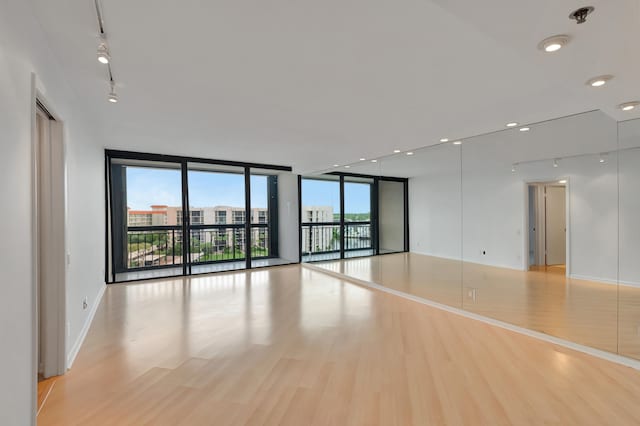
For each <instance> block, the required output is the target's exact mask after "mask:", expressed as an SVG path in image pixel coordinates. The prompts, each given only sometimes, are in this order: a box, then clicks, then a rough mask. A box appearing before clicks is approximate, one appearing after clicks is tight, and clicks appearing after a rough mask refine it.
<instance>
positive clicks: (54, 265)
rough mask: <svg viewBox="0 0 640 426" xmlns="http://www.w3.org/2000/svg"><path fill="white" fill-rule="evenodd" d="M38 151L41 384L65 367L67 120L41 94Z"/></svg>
mask: <svg viewBox="0 0 640 426" xmlns="http://www.w3.org/2000/svg"><path fill="white" fill-rule="evenodd" d="M33 156H34V158H33V178H34V179H33V182H34V185H33V205H34V208H33V212H34V216H33V228H34V234H33V235H34V241H33V244H34V266H33V268H34V277H35V283H34V285H35V288H34V294H35V338H34V340H35V342H34V343H35V345H34V347H35V352H36V353H35V362H36V366H35V367H36V374H37V380H38V382H39V384H40V383H42V381H44V380H45V379H48V378H50V377H54V376H58V375H61V374H64V372H65V369H66V359H65V352H66V351H65V346H66V342H65V332H64V330H65V279H66V245H65V225H66V185H65V155H64V144H63V132H62V123H61V122H60V121H59V120H57V119H56V118H55V117H54V116H53V115H52V114H51V113H50V110H49V109H48V108H47V107H46V106H45V104H44V103H43V102H42V101H41V100H39V99H36V108H35V118H34V133H33ZM39 394H40V393H39Z"/></svg>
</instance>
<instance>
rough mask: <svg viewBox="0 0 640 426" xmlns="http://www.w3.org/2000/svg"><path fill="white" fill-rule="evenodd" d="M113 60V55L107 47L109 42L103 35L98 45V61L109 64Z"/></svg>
mask: <svg viewBox="0 0 640 426" xmlns="http://www.w3.org/2000/svg"><path fill="white" fill-rule="evenodd" d="M110 60H111V55H109V48H108V47H107V42H106V40H105V39H103V38H102V37H101V42H100V45H99V46H98V62H100V63H101V64H105V65H106V64H108V63H109V61H110Z"/></svg>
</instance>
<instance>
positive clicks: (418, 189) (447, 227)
mask: <svg viewBox="0 0 640 426" xmlns="http://www.w3.org/2000/svg"><path fill="white" fill-rule="evenodd" d="M414 157H416V158H412V159H410V160H409V161H412V162H416V161H418V162H420V163H421V164H422V165H423V172H422V174H421V175H419V176H417V177H413V178H410V179H409V242H410V245H411V247H410V250H411V251H412V252H414V253H420V254H426V255H429V256H436V257H444V258H451V259H460V258H461V256H462V247H461V246H462V230H461V223H462V222H461V214H462V211H461V198H460V148H458V147H455V146H453V145H450V146H446V145H443V146H441V147H434V148H431V149H427V150H421V151H419V152H416V153H415V154H414ZM414 169H415V166H414Z"/></svg>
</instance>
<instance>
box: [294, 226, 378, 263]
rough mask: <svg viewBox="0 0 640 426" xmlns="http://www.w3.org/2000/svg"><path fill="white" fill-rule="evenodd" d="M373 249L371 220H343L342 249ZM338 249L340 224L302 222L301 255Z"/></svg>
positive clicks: (330, 251) (331, 251) (337, 250)
mask: <svg viewBox="0 0 640 426" xmlns="http://www.w3.org/2000/svg"><path fill="white" fill-rule="evenodd" d="M368 249H373V239H372V235H371V222H345V224H344V250H345V251H352V250H368ZM339 251H340V224H339V223H331V222H305V223H303V224H302V255H303V256H308V255H312V254H321V253H334V252H339Z"/></svg>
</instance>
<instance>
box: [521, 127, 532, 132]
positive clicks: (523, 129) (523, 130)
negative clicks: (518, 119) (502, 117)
mask: <svg viewBox="0 0 640 426" xmlns="http://www.w3.org/2000/svg"><path fill="white" fill-rule="evenodd" d="M529 130H531V129H529V128H528V127H520V131H521V132H528V131H529Z"/></svg>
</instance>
